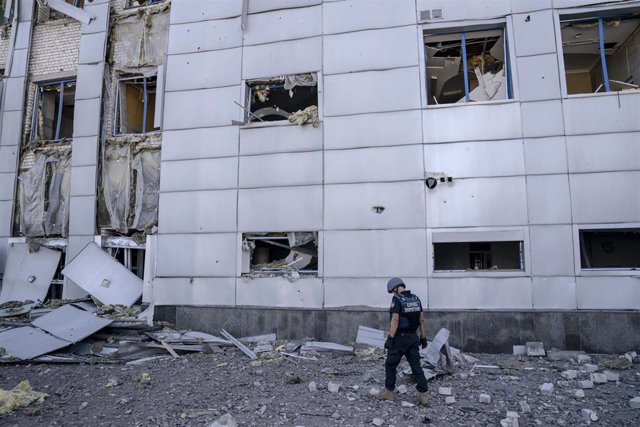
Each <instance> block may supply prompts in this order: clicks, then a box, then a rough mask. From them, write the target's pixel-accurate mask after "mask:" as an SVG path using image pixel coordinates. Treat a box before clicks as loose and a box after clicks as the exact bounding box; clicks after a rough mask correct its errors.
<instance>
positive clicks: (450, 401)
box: [444, 396, 456, 405]
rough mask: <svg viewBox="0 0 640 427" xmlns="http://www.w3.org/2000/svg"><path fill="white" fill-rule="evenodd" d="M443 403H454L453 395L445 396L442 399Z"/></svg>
mask: <svg viewBox="0 0 640 427" xmlns="http://www.w3.org/2000/svg"><path fill="white" fill-rule="evenodd" d="M444 403H446V404H447V405H451V404H453V403H456V398H455V397H453V396H447V397H446V398H445V399H444Z"/></svg>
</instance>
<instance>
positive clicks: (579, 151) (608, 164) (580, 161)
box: [567, 132, 640, 173]
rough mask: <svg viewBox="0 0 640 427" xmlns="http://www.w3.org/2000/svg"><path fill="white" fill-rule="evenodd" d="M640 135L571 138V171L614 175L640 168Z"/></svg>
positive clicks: (568, 141) (616, 134) (624, 134)
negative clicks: (618, 172)
mask: <svg viewBox="0 0 640 427" xmlns="http://www.w3.org/2000/svg"><path fill="white" fill-rule="evenodd" d="M639 141H640V133H638V132H629V133H612V134H608V135H606V134H604V135H582V136H568V137H567V152H568V157H569V171H570V172H574V173H579V172H611V171H616V170H638V169H639V168H640V143H639Z"/></svg>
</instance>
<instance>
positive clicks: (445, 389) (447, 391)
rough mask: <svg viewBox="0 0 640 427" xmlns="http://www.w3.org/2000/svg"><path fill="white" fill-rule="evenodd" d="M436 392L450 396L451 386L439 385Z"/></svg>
mask: <svg viewBox="0 0 640 427" xmlns="http://www.w3.org/2000/svg"><path fill="white" fill-rule="evenodd" d="M438 393H439V394H441V395H443V396H451V387H440V388H438Z"/></svg>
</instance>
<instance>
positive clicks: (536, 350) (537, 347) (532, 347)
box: [525, 341, 546, 357]
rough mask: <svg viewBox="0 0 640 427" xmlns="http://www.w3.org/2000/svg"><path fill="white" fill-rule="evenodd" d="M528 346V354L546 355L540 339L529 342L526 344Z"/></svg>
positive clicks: (530, 355)
mask: <svg viewBox="0 0 640 427" xmlns="http://www.w3.org/2000/svg"><path fill="white" fill-rule="evenodd" d="M525 345H526V347H527V356H529V357H532V356H545V355H546V353H545V351H544V344H543V343H541V342H538V341H533V342H528V343H526V344H525Z"/></svg>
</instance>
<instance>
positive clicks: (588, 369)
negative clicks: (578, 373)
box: [582, 363, 599, 373]
mask: <svg viewBox="0 0 640 427" xmlns="http://www.w3.org/2000/svg"><path fill="white" fill-rule="evenodd" d="M582 369H584V371H585V372H588V373H592V372H596V371H597V370H598V369H599V368H598V365H593V364H591V363H587V364H585V365H583V366H582Z"/></svg>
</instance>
